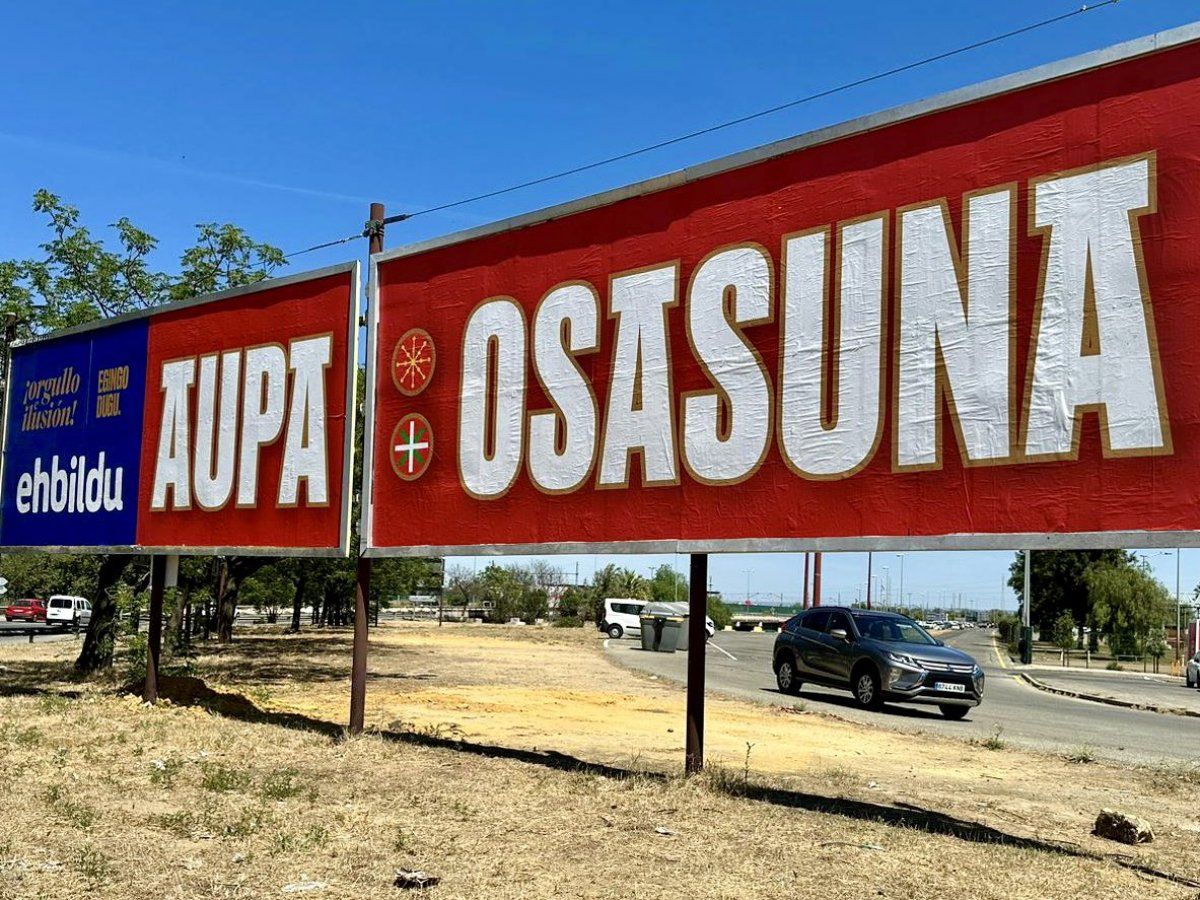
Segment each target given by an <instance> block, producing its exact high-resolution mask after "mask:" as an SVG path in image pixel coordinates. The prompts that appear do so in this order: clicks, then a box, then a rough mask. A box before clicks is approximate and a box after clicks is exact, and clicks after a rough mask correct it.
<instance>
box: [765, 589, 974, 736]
mask: <svg viewBox="0 0 1200 900" xmlns="http://www.w3.org/2000/svg"><path fill="white" fill-rule="evenodd" d="M773 661H774V667H775V680H776V683H777V684H778V685H779V689H780V690H781V691H783V692H784V693H787V694H795V693H798V692H799V690H800V686H801V685H802V684H803V683H804V682H806V681H810V682H813V683H814V684H821V685H825V686H826V687H834V688H843V689H845V690H848V691H850V693H851V694H853V695H854V699H855V700H856V701H857V702H858V705H859V706H861V707H863V708H864V709H879V708H880V707H881V706H882V705H883V704H884V703H885V702H892V703H925V704H933V705H935V706H937V707H938V708H939V709H940V710H941V712H942V715H944V716H945V717H946V718H948V719H961V718H962V717H963V716H965V715H966V714H967V711H968V710H970V709H971V708H972V707H975V706H978V705H979V704H980V702H982V700H983V687H984V674H983V669H982V668H981V667H980V666H979V664H978V663H976V662H975V660H974V659H972V658H971V657H970V656H968V655H967V654H966V653H963V652H962V651H961V650H956V649H954V648H953V647H947V646H946V645H945V644H943V643H942V642H941V641H939V640H937V639H936V638H933V637H930V636H929V634H928V633H926V631H925V629H923V628H922V627H921V626H920V625H918V624H917V623H916V622H914V621H913V620H912V619H910V618H908V617H907V616H901V615H897V614H895V613H885V612H872V611H869V610H862V609H847V608H844V607H831V606H823V607H820V608H818V609H810V610H808V611H807V612H803V613H800V614H799V615H797V616H793V617H792V618H790V619H788V620H787V622H785V623H784V625H783V628H781V629H780V631H779V634H778V636H777V637H776V638H775V650H774V654H773Z"/></svg>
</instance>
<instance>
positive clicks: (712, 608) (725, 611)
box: [708, 597, 733, 631]
mask: <svg viewBox="0 0 1200 900" xmlns="http://www.w3.org/2000/svg"><path fill="white" fill-rule="evenodd" d="M708 617H709V618H710V619H712V620H713V625H715V626H716V629H717V631H724V630H725V628H726V627H728V625H729V623H730V622H732V621H733V613H731V612H730V611H729V607H728V606H726V605H725V601H724V600H722V599H721V598H720V597H709V598H708Z"/></svg>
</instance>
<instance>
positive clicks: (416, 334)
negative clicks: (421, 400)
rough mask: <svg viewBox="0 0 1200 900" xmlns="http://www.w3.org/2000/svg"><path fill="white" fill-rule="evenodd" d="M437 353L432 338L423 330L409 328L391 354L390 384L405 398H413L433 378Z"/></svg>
mask: <svg viewBox="0 0 1200 900" xmlns="http://www.w3.org/2000/svg"><path fill="white" fill-rule="evenodd" d="M436 363H437V351H436V349H435V348H434V346H433V338H431V337H430V336H429V332H427V331H426V330H425V329H423V328H410V329H409V330H408V331H406V332H405V333H404V336H403V337H402V338H400V340H399V341H398V342H397V343H396V349H395V350H394V351H393V352H392V382H393V383H394V384H395V385H396V389H397V390H399V391H400V393H402V394H404V396H406V397H415V396H416V395H417V394H419V393H421V391H423V390H425V386H426V385H427V384H429V379H430V378H432V377H433V367H434V365H436Z"/></svg>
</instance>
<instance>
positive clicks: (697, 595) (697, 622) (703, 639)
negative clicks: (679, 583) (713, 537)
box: [684, 553, 708, 775]
mask: <svg viewBox="0 0 1200 900" xmlns="http://www.w3.org/2000/svg"><path fill="white" fill-rule="evenodd" d="M707 623H708V554H707V553H693V554H692V555H691V571H690V572H689V577H688V625H687V627H688V658H687V741H686V748H685V752H684V771H685V772H686V773H687V774H688V775H695V774H696V773H697V772H699V771H701V770H702V769H703V768H704V653H705V650H706V649H707V644H708V628H707Z"/></svg>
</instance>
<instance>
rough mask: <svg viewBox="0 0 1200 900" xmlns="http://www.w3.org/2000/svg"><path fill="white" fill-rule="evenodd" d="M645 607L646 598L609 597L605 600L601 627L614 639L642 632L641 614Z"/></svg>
mask: <svg viewBox="0 0 1200 900" xmlns="http://www.w3.org/2000/svg"><path fill="white" fill-rule="evenodd" d="M645 608H646V601H645V600H634V599H632V598H630V597H607V598H605V600H604V620H603V621H602V622H601V623H600V627H601V628H602V629H603V630H604V631H606V632H608V636H609V637H610V638H614V639H615V638H619V637H622V636H624V635H626V634H641V633H642V620H641V615H642V610H643V609H645Z"/></svg>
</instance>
